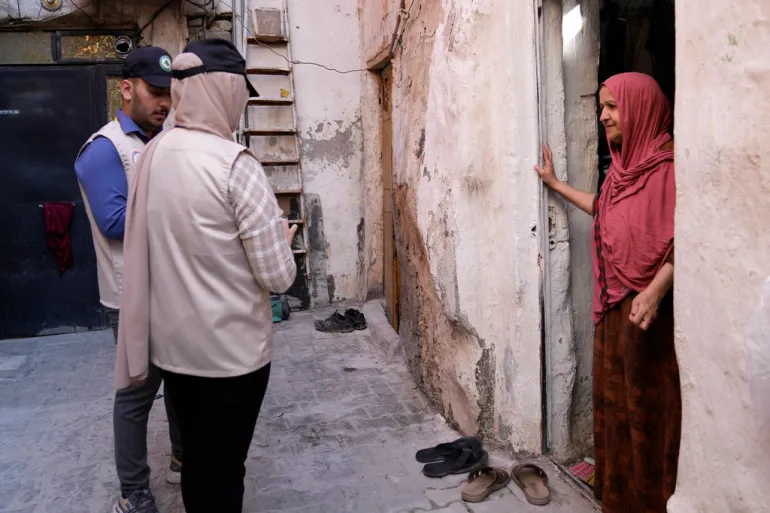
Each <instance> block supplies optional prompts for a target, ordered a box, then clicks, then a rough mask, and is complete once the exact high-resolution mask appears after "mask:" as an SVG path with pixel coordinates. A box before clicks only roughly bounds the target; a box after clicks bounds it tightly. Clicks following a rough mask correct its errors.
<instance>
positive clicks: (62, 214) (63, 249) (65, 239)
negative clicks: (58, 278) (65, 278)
mask: <svg viewBox="0 0 770 513" xmlns="http://www.w3.org/2000/svg"><path fill="white" fill-rule="evenodd" d="M43 210H44V213H45V233H46V237H47V239H48V247H49V248H51V251H53V255H54V258H56V265H57V266H58V267H59V274H60V275H61V274H64V270H65V269H67V267H69V266H71V265H72V241H71V240H70V224H71V223H72V215H73V213H74V212H75V205H73V204H72V203H63V202H56V201H49V202H46V204H45V205H43Z"/></svg>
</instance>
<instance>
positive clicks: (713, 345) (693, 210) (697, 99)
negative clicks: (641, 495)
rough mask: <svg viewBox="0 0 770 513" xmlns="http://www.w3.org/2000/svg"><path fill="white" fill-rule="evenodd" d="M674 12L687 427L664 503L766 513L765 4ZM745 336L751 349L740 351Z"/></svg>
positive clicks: (768, 244)
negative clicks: (755, 377)
mask: <svg viewBox="0 0 770 513" xmlns="http://www.w3.org/2000/svg"><path fill="white" fill-rule="evenodd" d="M676 8H677V12H676V18H677V48H676V51H677V69H676V75H677V76H676V79H677V91H676V112H675V123H676V126H675V139H676V179H677V212H676V239H675V240H676V267H675V269H676V271H675V278H674V287H675V291H674V292H675V293H674V297H675V320H676V335H677V337H676V344H677V356H678V359H679V365H680V368H681V378H682V399H683V423H682V431H683V435H682V447H681V455H680V465H679V480H678V486H677V490H676V494H675V495H674V497H673V498H672V499H671V501H670V502H669V506H668V511H669V512H670V513H696V512H698V513H699V512H706V511H708V512H719V513H730V512H734V513H739V512H740V513H744V512H752V513H753V512H757V513H758V512H764V511H770V487H769V486H768V484H767V483H768V479H770V424H768V423H767V421H766V420H763V418H764V419H767V416H766V415H767V413H768V412H767V410H766V406H767V398H768V395H767V394H768V390H767V388H765V389H758V390H756V392H757V394H756V395H753V394H752V389H751V381H750V378H751V376H752V373H753V372H758V371H764V372H768V370H770V369H769V368H768V359H767V358H768V351H769V350H770V329H768V328H769V327H768V323H769V322H770V321H768V319H770V317H768V307H767V305H768V301H770V291H768V289H767V288H766V287H765V288H764V289H763V285H764V284H765V283H766V280H767V279H768V277H770V230H768V229H767V226H766V224H767V220H768V219H770V199H769V198H770V145H768V142H767V141H768V139H770V118H768V117H767V115H766V113H768V112H770V96H769V95H768V91H769V90H770V60H769V59H768V53H767V48H768V47H770V4H769V3H768V2H767V1H766V0H747V1H746V2H743V3H741V4H740V8H739V9H737V8H736V4H735V3H733V2H729V1H726V0H677V3H676ZM763 303H764V305H763ZM748 334H751V335H752V337H753V338H754V341H755V342H754V344H753V345H752V346H754V347H758V348H759V350H758V351H749V350H748V348H747V335H748ZM763 402H764V404H763ZM762 406H764V407H765V408H762Z"/></svg>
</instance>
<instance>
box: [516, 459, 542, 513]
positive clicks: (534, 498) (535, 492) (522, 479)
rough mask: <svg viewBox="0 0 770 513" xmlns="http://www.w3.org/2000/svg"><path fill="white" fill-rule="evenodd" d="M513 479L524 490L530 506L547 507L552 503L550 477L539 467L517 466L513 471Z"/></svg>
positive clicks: (529, 465) (526, 464)
mask: <svg viewBox="0 0 770 513" xmlns="http://www.w3.org/2000/svg"><path fill="white" fill-rule="evenodd" d="M511 479H513V482H514V483H516V484H517V485H518V486H519V488H521V489H522V491H523V492H524V495H526V497H527V502H529V503H530V504H534V505H535V506H545V505H546V504H548V503H549V502H551V490H550V489H549V488H548V476H547V475H546V474H545V471H543V469H541V468H540V467H538V466H537V465H533V464H532V463H525V464H523V465H516V466H515V467H513V470H512V471H511Z"/></svg>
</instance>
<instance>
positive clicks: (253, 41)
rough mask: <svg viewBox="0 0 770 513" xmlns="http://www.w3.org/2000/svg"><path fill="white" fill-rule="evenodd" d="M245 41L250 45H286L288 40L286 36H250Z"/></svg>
mask: <svg viewBox="0 0 770 513" xmlns="http://www.w3.org/2000/svg"><path fill="white" fill-rule="evenodd" d="M246 41H247V42H248V43H249V44H250V45H258V44H260V43H265V44H266V43H288V42H289V39H288V38H287V37H286V36H265V35H260V34H257V35H250V36H249V37H248V39H246Z"/></svg>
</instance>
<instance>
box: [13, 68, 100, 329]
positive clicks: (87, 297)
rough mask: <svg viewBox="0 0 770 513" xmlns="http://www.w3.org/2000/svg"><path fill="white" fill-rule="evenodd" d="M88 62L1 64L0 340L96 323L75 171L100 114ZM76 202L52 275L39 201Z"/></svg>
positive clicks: (91, 258) (91, 263) (88, 243)
mask: <svg viewBox="0 0 770 513" xmlns="http://www.w3.org/2000/svg"><path fill="white" fill-rule="evenodd" d="M104 84H105V81H104V75H103V74H101V73H100V72H99V70H98V69H97V67H95V66H88V67H81V66H68V67H66V68H65V67H57V66H47V67H43V66H38V67H0V157H1V158H2V164H0V339H1V338H10V337H24V336H34V335H39V334H47V333H62V332H72V331H76V330H78V329H94V328H99V327H102V325H103V322H102V313H101V307H100V305H99V294H98V287H97V282H96V258H95V254H94V249H93V243H92V240H91V233H90V230H89V225H88V219H87V217H86V213H85V210H84V207H83V201H82V199H81V196H80V191H79V188H78V184H77V179H76V177H75V171H74V166H73V164H74V161H75V157H76V155H77V153H78V150H79V149H80V147H81V145H82V144H83V143H84V142H85V141H86V139H88V137H89V136H90V135H91V134H92V133H93V132H94V131H96V130H97V129H98V128H99V127H100V126H101V125H102V124H103V123H104V122H105V121H106V119H105V117H106V116H105V114H106V108H105V102H106V94H105V92H104V89H105V85H104ZM46 201H70V202H73V203H74V204H75V214H74V217H73V220H72V225H71V238H72V253H73V259H74V265H73V266H72V267H70V268H69V269H67V270H66V271H65V272H64V274H63V275H62V276H60V275H59V272H58V269H57V266H56V262H55V260H54V258H53V255H52V253H51V252H50V251H49V249H48V248H47V246H46V234H45V223H44V219H43V209H42V205H43V203H45V202H46Z"/></svg>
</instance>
